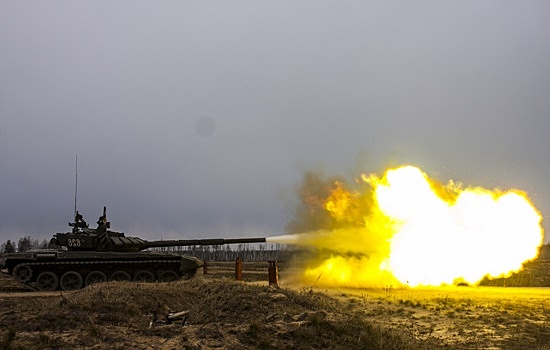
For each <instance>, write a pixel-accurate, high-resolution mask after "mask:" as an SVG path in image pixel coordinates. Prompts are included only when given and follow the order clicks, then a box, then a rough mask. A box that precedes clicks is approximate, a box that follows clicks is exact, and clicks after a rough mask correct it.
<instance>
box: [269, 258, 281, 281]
mask: <svg viewBox="0 0 550 350" xmlns="http://www.w3.org/2000/svg"><path fill="white" fill-rule="evenodd" d="M268 276H269V285H270V286H277V285H278V284H279V281H278V279H279V268H278V267H277V260H270V261H269V268H268Z"/></svg>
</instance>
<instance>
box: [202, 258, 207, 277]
mask: <svg viewBox="0 0 550 350" xmlns="http://www.w3.org/2000/svg"><path fill="white" fill-rule="evenodd" d="M202 274H203V275H208V260H205V261H204V263H203V265H202Z"/></svg>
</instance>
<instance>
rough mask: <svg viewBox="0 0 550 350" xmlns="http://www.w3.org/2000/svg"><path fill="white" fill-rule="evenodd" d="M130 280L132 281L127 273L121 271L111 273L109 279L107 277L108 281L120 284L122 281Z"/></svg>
mask: <svg viewBox="0 0 550 350" xmlns="http://www.w3.org/2000/svg"><path fill="white" fill-rule="evenodd" d="M131 280H132V277H130V275H129V274H128V272H126V271H122V270H119V271H115V272H113V274H112V275H111V277H109V281H117V282H122V281H131Z"/></svg>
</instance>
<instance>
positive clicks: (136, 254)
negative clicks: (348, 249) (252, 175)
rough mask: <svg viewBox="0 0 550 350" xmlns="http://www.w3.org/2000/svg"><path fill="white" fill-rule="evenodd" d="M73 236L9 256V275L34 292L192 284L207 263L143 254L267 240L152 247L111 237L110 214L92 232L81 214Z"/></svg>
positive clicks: (3, 262) (5, 261)
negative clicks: (112, 285)
mask: <svg viewBox="0 0 550 350" xmlns="http://www.w3.org/2000/svg"><path fill="white" fill-rule="evenodd" d="M69 226H71V227H72V230H71V232H67V233H56V234H55V235H54V236H53V238H52V240H51V241H50V245H51V246H53V247H58V248H59V249H47V250H36V251H28V252H22V253H11V254H6V255H5V256H4V257H2V258H1V259H0V269H1V271H2V272H3V273H6V274H10V275H12V276H13V277H14V278H15V279H17V280H18V281H19V282H21V283H24V284H26V285H28V286H30V287H32V288H35V289H38V290H43V291H50V290H56V289H62V290H74V289H80V288H82V287H83V286H87V285H90V284H92V283H97V282H104V281H142V282H154V281H159V282H169V281H174V280H177V279H180V278H191V277H192V276H193V275H194V274H195V273H196V271H197V269H198V268H199V267H201V266H202V265H203V263H202V261H201V260H200V259H198V258H196V257H194V256H189V255H175V254H167V253H159V252H151V251H143V250H145V249H147V248H154V247H174V246H196V245H222V244H233V243H262V242H265V238H236V239H224V238H214V239H190V240H185V239H184V240H166V241H163V240H161V241H147V240H144V239H141V238H139V237H126V236H125V235H124V233H122V232H116V231H111V230H110V227H111V224H110V222H109V221H107V209H106V208H105V207H103V215H102V216H100V217H99V219H98V221H97V228H95V229H92V228H90V227H89V226H88V224H87V223H86V221H84V218H83V217H82V215H81V214H80V213H79V212H78V211H76V210H75V218H74V222H71V223H69Z"/></svg>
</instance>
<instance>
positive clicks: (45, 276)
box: [36, 271, 59, 291]
mask: <svg viewBox="0 0 550 350" xmlns="http://www.w3.org/2000/svg"><path fill="white" fill-rule="evenodd" d="M58 283H59V278H57V275H56V274H55V273H53V272H51V271H45V272H42V273H41V274H39V275H38V277H37V278H36V287H37V288H38V290H42V291H52V290H56V289H57V285H58Z"/></svg>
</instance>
